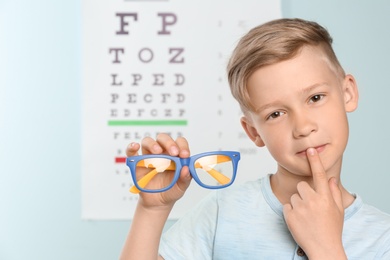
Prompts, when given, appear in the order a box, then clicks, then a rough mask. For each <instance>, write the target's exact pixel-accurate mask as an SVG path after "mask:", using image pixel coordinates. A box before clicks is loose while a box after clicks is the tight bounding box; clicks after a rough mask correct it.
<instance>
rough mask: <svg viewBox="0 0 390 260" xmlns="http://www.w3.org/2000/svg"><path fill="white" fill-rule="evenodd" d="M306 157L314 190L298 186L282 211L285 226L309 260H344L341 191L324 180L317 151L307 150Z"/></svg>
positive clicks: (302, 184)
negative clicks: (296, 191)
mask: <svg viewBox="0 0 390 260" xmlns="http://www.w3.org/2000/svg"><path fill="white" fill-rule="evenodd" d="M306 154H307V158H308V161H309V164H310V168H311V171H312V175H313V184H314V189H313V188H312V187H310V185H309V184H308V183H307V182H300V183H299V184H298V186H297V189H298V193H296V194H294V195H293V196H292V197H291V200H290V203H288V204H285V205H284V208H283V213H284V217H285V220H286V223H287V226H288V228H289V229H290V231H291V233H292V235H293V237H294V239H295V241H296V242H297V243H298V245H300V246H301V247H302V249H303V250H304V251H305V253H306V254H307V256H308V257H309V259H346V256H345V252H344V248H343V245H342V230H343V224H344V207H343V201H342V195H341V191H340V189H339V187H338V185H337V181H336V179H334V178H331V179H330V180H328V177H327V175H326V172H325V170H324V167H323V165H322V163H321V159H320V157H319V155H318V153H317V151H316V150H315V149H314V148H309V149H308V150H307V151H306Z"/></svg>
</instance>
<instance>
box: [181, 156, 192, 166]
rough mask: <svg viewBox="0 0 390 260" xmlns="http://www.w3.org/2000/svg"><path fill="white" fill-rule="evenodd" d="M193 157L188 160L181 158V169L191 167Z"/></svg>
mask: <svg viewBox="0 0 390 260" xmlns="http://www.w3.org/2000/svg"><path fill="white" fill-rule="evenodd" d="M190 161H191V157H188V158H180V164H181V167H183V166H190Z"/></svg>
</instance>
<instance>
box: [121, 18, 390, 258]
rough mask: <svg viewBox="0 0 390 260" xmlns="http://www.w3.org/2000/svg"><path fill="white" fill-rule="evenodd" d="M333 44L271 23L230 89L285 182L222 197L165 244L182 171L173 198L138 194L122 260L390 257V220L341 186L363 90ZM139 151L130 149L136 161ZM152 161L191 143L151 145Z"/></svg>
mask: <svg viewBox="0 0 390 260" xmlns="http://www.w3.org/2000/svg"><path fill="white" fill-rule="evenodd" d="M331 43H332V39H331V37H330V35H329V34H328V32H327V31H326V30H325V29H324V28H323V27H321V26H320V25H318V24H317V23H314V22H309V21H304V20H301V19H278V20H275V21H271V22H268V23H266V24H263V25H261V26H258V27H256V28H253V29H252V30H251V31H249V32H248V33H247V34H246V35H245V36H244V37H243V38H242V39H241V40H240V42H239V43H238V45H237V47H236V49H235V50H234V52H233V54H232V56H231V59H230V61H229V65H228V78H229V84H230V87H231V91H232V94H233V96H234V97H235V98H236V100H237V101H238V102H239V104H240V106H241V109H242V111H243V114H244V116H243V117H242V119H241V124H242V126H243V128H244V130H245V132H246V133H247V135H248V136H249V138H250V139H251V140H252V141H253V142H254V144H255V145H256V146H258V147H263V146H266V147H267V149H268V150H269V151H270V153H271V155H272V156H273V158H274V159H275V160H276V162H277V165H278V167H277V172H276V173H274V174H270V175H268V176H266V177H264V178H262V179H260V180H257V181H252V182H248V183H246V184H243V185H236V186H233V187H231V188H229V189H222V190H219V191H217V192H212V193H211V194H210V195H209V196H207V198H205V199H204V200H203V201H202V202H201V203H200V205H199V206H197V207H196V208H195V209H194V210H192V211H191V212H190V213H189V214H187V215H186V216H184V217H183V218H182V219H181V220H179V221H178V222H177V223H175V225H174V226H172V227H171V229H170V230H168V231H167V232H166V233H165V234H164V236H163V237H162V239H161V244H160V237H161V234H162V230H163V226H164V223H165V221H166V219H167V217H168V215H169V212H170V210H171V209H172V207H173V205H174V203H175V202H176V201H177V200H178V199H180V198H181V197H182V196H183V194H184V193H185V190H186V189H187V187H188V186H189V184H190V181H191V176H190V174H189V171H188V168H187V167H183V169H182V171H181V176H180V179H179V180H178V182H177V183H176V185H175V186H174V187H173V188H172V189H170V190H169V191H166V192H164V193H157V194H152V193H150V194H147V193H141V194H140V199H139V203H138V206H137V209H136V212H135V215H134V218H133V222H132V227H131V230H130V232H129V235H128V238H127V241H126V243H125V246H124V249H123V252H122V259H156V258H159V259H175V260H176V259H307V258H309V259H347V258H348V259H390V216H389V215H387V214H385V213H382V212H380V211H379V210H377V209H375V208H373V207H370V206H368V205H366V204H364V203H363V202H362V200H361V198H360V197H359V196H357V195H355V194H351V193H349V192H348V191H347V190H346V189H345V188H344V187H343V185H342V184H341V182H340V172H341V165H342V156H343V153H344V150H345V147H346V145H347V140H348V132H349V130H348V120H347V116H346V113H347V112H352V111H354V110H355V109H356V108H357V104H358V90H357V86H356V82H355V79H354V78H353V76H352V75H347V74H345V72H344V70H343V68H342V67H341V65H340V64H339V62H338V60H337V58H336V56H335V54H334V52H333V49H332V46H331ZM139 149H140V145H139V144H136V143H132V144H130V145H129V147H128V149H127V155H128V156H133V155H136V154H137V153H138V150H139ZM142 153H143V154H160V153H166V154H170V155H173V156H180V157H182V158H187V157H188V156H189V155H190V152H189V146H188V143H187V141H186V140H185V139H184V138H178V139H177V140H175V141H174V140H172V139H171V138H170V137H169V136H168V135H164V134H162V135H159V136H158V137H157V139H156V140H154V139H152V138H145V139H144V140H143V141H142Z"/></svg>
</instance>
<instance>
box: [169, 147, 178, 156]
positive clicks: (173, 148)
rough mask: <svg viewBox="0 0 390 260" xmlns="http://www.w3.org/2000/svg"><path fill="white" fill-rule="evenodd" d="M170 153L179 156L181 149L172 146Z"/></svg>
mask: <svg viewBox="0 0 390 260" xmlns="http://www.w3.org/2000/svg"><path fill="white" fill-rule="evenodd" d="M170 151H171V155H177V154H178V153H179V149H177V147H176V146H172V147H171V148H170Z"/></svg>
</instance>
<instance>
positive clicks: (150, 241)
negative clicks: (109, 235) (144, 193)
mask: <svg viewBox="0 0 390 260" xmlns="http://www.w3.org/2000/svg"><path fill="white" fill-rule="evenodd" d="M170 211H171V207H167V208H161V209H147V208H145V207H143V206H142V205H140V203H138V205H137V208H136V211H135V214H134V217H133V220H132V224H131V228H130V231H129V234H128V236H127V239H126V241H125V244H124V246H123V250H122V253H121V257H120V259H121V260H125V259H162V257H161V256H159V255H158V248H159V244H160V238H161V234H162V230H163V228H164V225H165V222H166V220H167V218H168V215H169V213H170Z"/></svg>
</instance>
